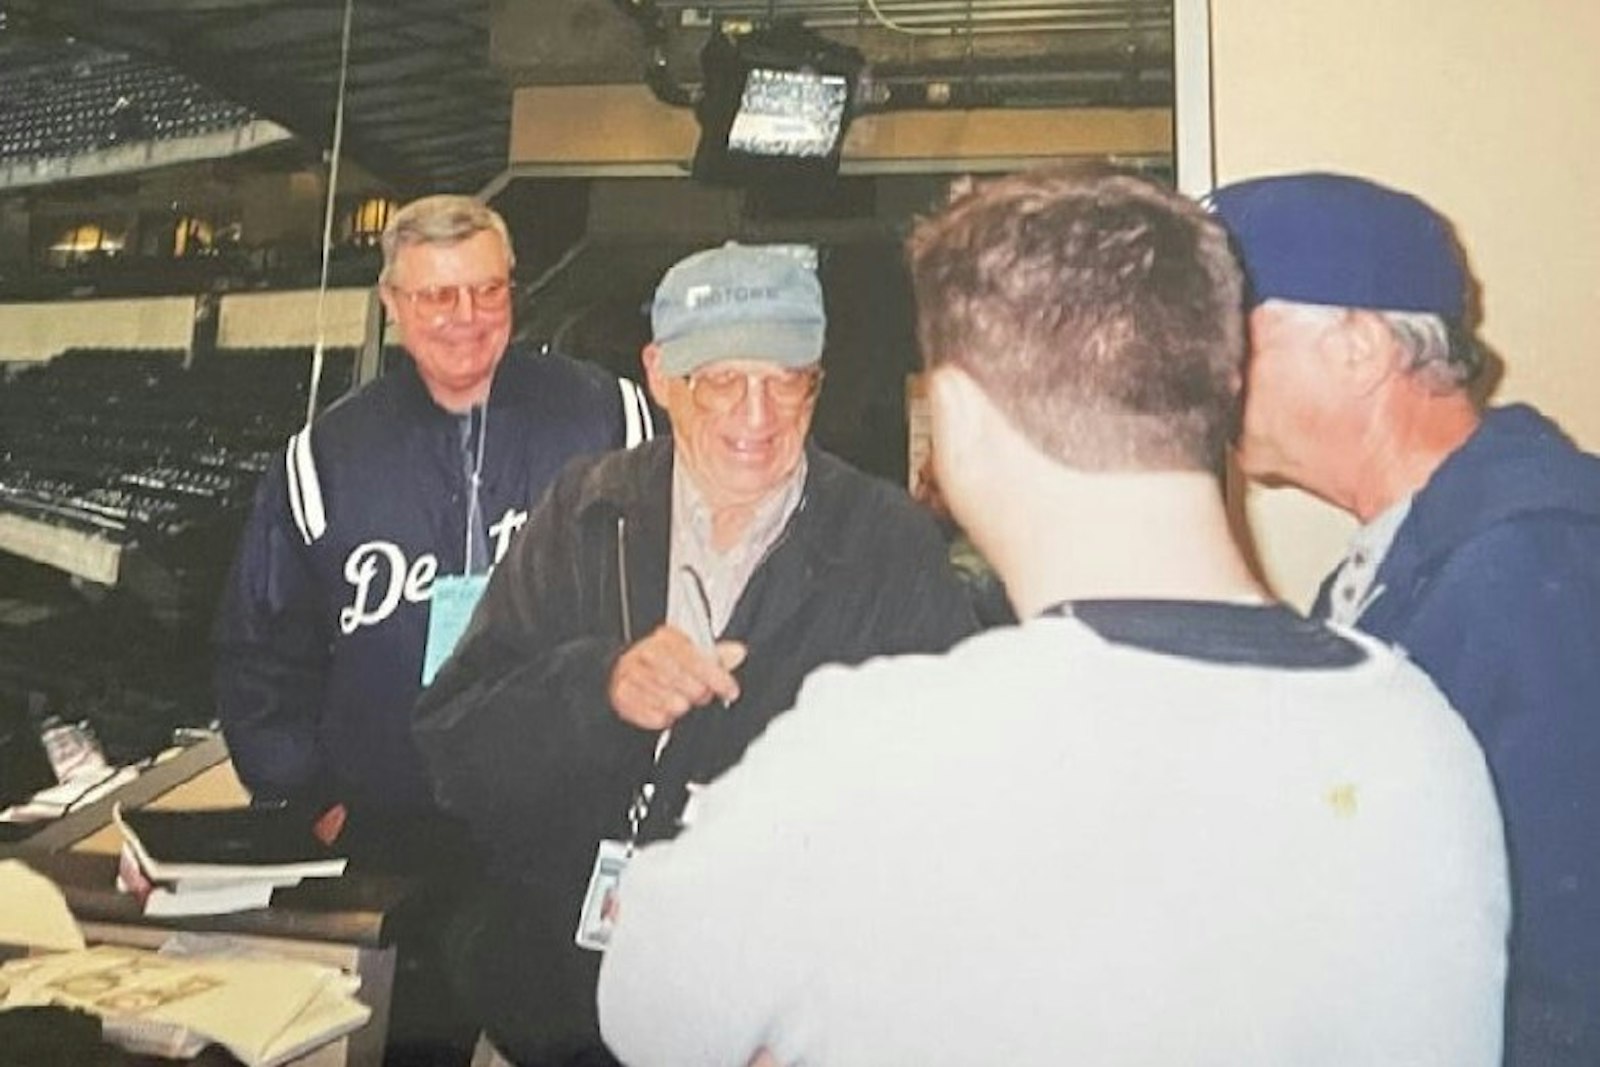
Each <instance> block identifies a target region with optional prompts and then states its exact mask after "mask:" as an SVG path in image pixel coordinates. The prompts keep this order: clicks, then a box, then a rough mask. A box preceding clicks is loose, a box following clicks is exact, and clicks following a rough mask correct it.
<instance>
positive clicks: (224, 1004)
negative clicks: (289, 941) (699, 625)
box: [0, 945, 372, 1067]
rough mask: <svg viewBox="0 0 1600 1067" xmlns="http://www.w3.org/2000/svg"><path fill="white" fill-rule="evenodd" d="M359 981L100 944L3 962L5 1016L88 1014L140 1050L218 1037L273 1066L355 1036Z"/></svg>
mask: <svg viewBox="0 0 1600 1067" xmlns="http://www.w3.org/2000/svg"><path fill="white" fill-rule="evenodd" d="M359 985H360V980H359V979H357V978H355V977H353V976H350V975H347V974H345V973H344V972H342V971H340V970H338V969H337V968H333V967H326V966H323V965H321V964H316V963H309V962H304V961H300V960H284V959H232V958H225V957H201V958H182V957H172V956H162V955H157V954H155V953H152V952H146V951H143V950H140V949H132V948H120V947H113V946H110V945H101V946H98V947H96V948H90V949H84V950H81V951H77V952H62V953H56V954H52V955H44V956H32V957H27V958H24V959H19V960H13V961H11V962H9V963H7V964H5V965H4V966H0V1010H3V1009H6V1008H13V1007H23V1006H27V1005H34V1004H60V1005H63V1006H66V1007H70V1008H77V1009H79V1010H81V1011H88V1012H92V1013H94V1014H95V1015H98V1016H100V1017H101V1019H103V1020H104V1022H105V1033H106V1036H107V1037H109V1038H111V1039H112V1040H115V1041H117V1043H118V1044H121V1045H123V1046H124V1047H126V1048H130V1049H132V1050H134V1051H139V1052H148V1053H154V1054H159V1055H180V1056H192V1055H194V1053H195V1052H197V1051H198V1049H199V1048H200V1047H202V1046H203V1045H205V1044H207V1043H209V1042H212V1041H215V1042H216V1043H217V1044H220V1045H222V1046H224V1047H225V1048H227V1050H228V1051H229V1052H231V1053H232V1054H233V1055H234V1056H235V1057H237V1058H238V1059H239V1060H240V1061H241V1062H242V1063H244V1064H246V1065H247V1067H275V1065H277V1064H281V1063H285V1062H287V1061H289V1060H291V1059H293V1058H295V1057H296V1056H299V1055H301V1054H302V1053H304V1052H306V1051H309V1050H310V1049H312V1048H315V1047H317V1046H318V1045H321V1044H323V1043H325V1042H327V1041H331V1040H333V1039H335V1038H337V1037H340V1036H342V1035H344V1034H347V1033H349V1032H350V1031H352V1030H354V1029H356V1028H357V1027H359V1026H361V1025H362V1024H363V1023H365V1022H366V1021H367V1019H368V1018H369V1017H370V1016H371V1014H372V1010H371V1009H370V1008H368V1007H367V1006H366V1005H364V1004H362V1003H360V1002H359V1001H357V1000H356V999H355V998H354V993H355V991H356V989H357V988H359Z"/></svg>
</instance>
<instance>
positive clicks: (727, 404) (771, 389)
mask: <svg viewBox="0 0 1600 1067" xmlns="http://www.w3.org/2000/svg"><path fill="white" fill-rule="evenodd" d="M684 380H685V381H686V382H688V384H689V395H690V396H692V397H694V402H695V403H696V404H697V405H698V406H699V407H700V410H702V411H709V412H711V413H712V414H714V415H726V414H727V413H728V412H730V411H732V410H733V409H734V408H736V407H738V406H739V405H740V404H742V403H744V401H745V400H746V399H747V398H748V397H749V395H750V389H751V386H752V384H757V387H758V388H760V389H761V391H762V395H763V396H764V397H765V399H766V402H767V403H769V404H771V405H772V406H773V407H774V408H776V409H778V410H779V411H782V412H784V413H785V414H787V413H790V412H794V411H798V410H800V409H801V408H802V407H804V406H805V405H806V404H808V403H810V402H811V401H812V400H814V399H816V396H817V392H818V390H820V389H821V388H822V368H821V367H813V368H811V369H810V370H785V371H779V372H778V373H777V374H752V373H750V372H749V371H742V370H711V371H701V372H699V373H698V374H691V375H689V376H688V377H686V378H685V379H684Z"/></svg>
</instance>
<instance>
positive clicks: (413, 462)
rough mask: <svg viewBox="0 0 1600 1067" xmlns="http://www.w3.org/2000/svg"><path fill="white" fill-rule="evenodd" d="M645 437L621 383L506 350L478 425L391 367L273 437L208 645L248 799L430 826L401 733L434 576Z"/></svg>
mask: <svg viewBox="0 0 1600 1067" xmlns="http://www.w3.org/2000/svg"><path fill="white" fill-rule="evenodd" d="M480 430H481V431H482V437H483V452H482V461H481V462H482V465H481V468H480V471H479V485H480V489H479V509H478V516H479V520H480V521H479V522H478V523H475V524H474V525H475V526H477V527H478V528H477V529H476V530H472V531H469V529H468V525H467V524H468V507H469V497H470V492H469V489H470V485H469V483H470V480H471V468H472V466H473V465H474V464H475V462H476V456H477V447H476V435H477V434H478V433H479V431H480ZM652 430H653V423H652V420H651V415H650V409H649V406H648V405H647V404H646V402H645V400H644V395H643V393H642V391H641V390H640V389H639V388H638V386H636V385H634V384H633V383H632V382H628V381H626V380H618V379H616V378H613V377H611V376H610V375H608V374H607V373H605V372H604V371H602V370H600V369H599V368H597V367H595V366H592V365H590V364H584V363H578V362H576V361H573V360H570V359H567V358H564V357H561V356H556V355H548V354H540V355H535V354H532V353H530V352H528V351H526V350H523V349H520V348H519V347H517V346H513V347H512V348H511V349H510V350H508V351H507V353H506V355H505V357H504V358H503V359H502V360H501V362H500V365H499V367H498V368H497V370H496V372H495V380H494V386H493V388H492V390H491V393H490V399H489V403H488V406H487V414H486V416H484V417H482V420H481V423H466V424H464V422H463V416H460V415H454V414H451V413H449V412H446V411H444V410H443V409H441V408H439V407H438V406H437V405H436V404H435V403H434V402H433V400H432V398H431V397H430V396H429V394H428V391H427V389H426V387H425V385H424V384H423V382H422V380H421V378H420V377H419V376H418V375H417V372H416V370H415V368H414V367H413V366H412V364H411V362H410V360H405V361H404V362H403V365H402V366H400V368H399V369H398V372H395V373H390V374H388V375H386V376H384V377H383V378H380V379H379V380H377V381H375V382H373V383H371V384H370V385H368V386H366V387H365V388H363V389H361V390H360V391H359V392H357V393H355V394H353V395H352V396H350V397H348V398H346V399H345V400H343V401H341V402H339V403H338V404H336V405H334V406H333V407H332V408H330V409H329V410H328V411H327V412H325V413H324V414H322V415H321V416H319V417H318V418H317V419H316V420H315V422H314V423H313V424H312V425H311V426H310V427H309V428H307V429H303V430H301V431H300V432H299V433H297V434H295V435H294V436H293V437H292V438H290V440H289V443H288V447H287V448H286V449H285V452H284V455H283V457H282V458H281V462H279V463H278V464H277V465H276V466H275V467H273V468H272V469H270V470H269V471H268V473H267V474H266V475H265V476H264V477H263V478H262V481H261V485H260V487H259V488H258V489H257V492H256V499H255V507H254V512H253V514H252V515H251V517H250V520H249V523H248V525H247V526H246V529H245V533H244V537H243V540H242V542H241V544H240V547H239V551H238V555H237V558H236V560H235V562H234V566H233V570H232V574H231V576H230V578H229V581H228V586H227V588H226V590H225V591H224V593H223V597H222V604H221V609H220V613H219V616H218V619H217V623H216V626H215V630H214V640H215V644H216V669H215V679H214V681H215V694H216V703H217V715H218V718H219V719H220V721H221V723H222V727H223V731H224V733H225V735H226V737H227V740H228V746H229V750H230V752H231V753H232V756H233V761H234V766H235V769H236V770H237V772H238V774H239V776H240V778H241V780H242V781H243V782H244V784H245V786H246V787H247V788H248V789H249V790H250V791H251V794H252V796H253V797H255V798H256V799H257V800H262V799H269V800H280V799H281V800H288V801H292V802H303V803H308V804H322V803H328V802H332V801H342V802H344V803H346V804H347V805H349V806H350V808H351V810H352V811H368V812H373V813H376V814H378V815H379V816H406V815H413V814H425V813H431V812H432V811H433V810H434V809H433V803H432V800H431V797H430V791H429V789H428V786H427V783H426V781H425V779H424V777H423V771H422V766H421V762H420V760H419V759H418V756H417V753H416V750H415V748H414V746H413V745H412V742H411V733H410V718H411V709H412V705H413V704H415V703H416V699H417V696H418V694H419V693H420V692H421V690H422V685H421V674H422V663H423V654H424V644H425V641H426V636H427V627H428V612H429V600H430V596H431V594H432V590H433V585H434V582H435V580H436V579H438V578H440V577H443V576H446V575H457V574H461V573H463V567H464V564H465V556H466V551H467V549H466V546H467V543H468V541H469V539H470V540H473V541H474V543H475V544H476V545H477V546H479V551H482V550H483V549H485V548H486V550H487V553H486V554H487V555H488V556H489V557H490V558H491V559H492V560H494V561H498V560H499V558H500V557H501V556H503V555H504V554H505V552H506V549H507V548H508V547H509V545H510V543H511V538H512V536H513V535H514V534H515V533H516V532H517V530H518V529H520V528H521V526H522V524H523V523H524V522H525V521H526V519H527V516H528V512H529V510H530V509H531V508H532V507H533V506H534V504H536V503H537V502H538V500H539V498H540V496H541V495H542V494H543V493H544V490H545V487H546V486H547V485H548V484H549V483H550V482H551V481H552V480H553V479H554V478H555V476H556V474H557V473H558V472H559V471H560V470H561V469H562V467H563V466H565V465H566V463H567V461H568V460H570V459H572V458H574V457H576V456H578V455H583V454H587V453H593V452H600V451H604V450H607V449H611V448H616V447H619V446H631V445H633V444H636V443H637V442H638V441H640V440H643V439H644V438H647V437H649V436H651V434H652ZM480 558H481V557H480ZM474 569H481V567H475V568H474Z"/></svg>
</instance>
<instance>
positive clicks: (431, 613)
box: [422, 574, 489, 685]
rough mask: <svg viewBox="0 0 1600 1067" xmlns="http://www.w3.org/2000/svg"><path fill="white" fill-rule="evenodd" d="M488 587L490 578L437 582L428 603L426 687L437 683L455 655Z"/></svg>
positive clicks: (466, 577)
mask: <svg viewBox="0 0 1600 1067" xmlns="http://www.w3.org/2000/svg"><path fill="white" fill-rule="evenodd" d="M488 584H489V576H488V575H487V574H451V575H446V576H445V577H443V578H439V579H436V580H435V581H434V583H433V594H432V596H431V597H430V598H429V602H428V642H427V644H426V645H424V646H423V651H422V684H423V685H431V684H432V683H433V678H434V675H436V674H438V673H439V668H440V667H443V666H444V661H445V660H447V659H449V658H450V653H451V652H453V651H455V647H456V642H457V641H460V640H461V635H462V634H463V633H465V632H466V629H467V623H469V622H471V621H472V612H473V609H475V608H476V607H477V606H478V601H479V600H480V599H482V597H483V590H484V588H485V587H487V586H488Z"/></svg>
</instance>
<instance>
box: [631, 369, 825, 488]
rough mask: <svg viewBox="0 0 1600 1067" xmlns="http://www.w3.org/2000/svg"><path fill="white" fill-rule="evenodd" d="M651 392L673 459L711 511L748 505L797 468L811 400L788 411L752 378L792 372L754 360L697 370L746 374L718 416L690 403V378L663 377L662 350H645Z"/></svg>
mask: <svg viewBox="0 0 1600 1067" xmlns="http://www.w3.org/2000/svg"><path fill="white" fill-rule="evenodd" d="M644 366H645V372H646V374H647V375H648V377H649V381H650V393H651V395H652V396H654V397H655V400H656V403H658V404H660V405H661V406H662V407H663V408H665V409H666V412H667V415H668V417H669V418H670V419H671V420H672V440H673V449H674V455H675V456H676V459H677V462H678V463H680V464H682V465H683V468H684V469H685V470H686V471H687V472H688V473H689V476H690V477H691V478H692V479H693V480H694V484H695V487H696V488H697V489H699V490H700V492H701V494H702V495H703V496H704V497H705V498H706V503H707V504H709V505H710V506H711V507H712V508H713V509H720V508H727V507H739V506H744V505H750V504H755V503H757V502H759V501H760V500H762V499H763V498H764V497H766V496H767V495H768V494H769V493H771V492H772V491H773V490H774V489H776V488H778V487H779V486H780V485H782V484H783V481H784V479H785V478H787V477H788V476H789V475H790V474H791V473H793V471H794V469H795V467H796V466H798V464H799V463H800V456H801V453H802V452H803V451H804V449H805V442H806V434H807V433H808V432H809V431H810V429H811V416H812V413H813V412H814V411H815V410H816V399H815V396H814V395H813V396H812V397H810V398H808V399H806V400H803V401H801V402H799V403H798V404H797V405H795V406H793V407H786V406H785V405H783V404H781V403H774V402H773V400H772V395H771V393H770V391H769V390H768V389H767V388H766V386H765V384H764V383H763V382H760V381H758V380H757V379H765V378H771V377H778V376H781V375H785V374H793V373H795V372H793V371H789V370H786V369H785V368H783V367H780V366H777V365H775V364H773V363H769V362H767V361H765V360H760V359H725V360H719V361H717V362H715V363H708V364H706V365H705V366H704V367H701V368H699V370H698V371H697V372H696V373H698V374H722V373H724V372H732V373H737V374H744V375H749V376H750V378H751V379H752V380H751V381H749V382H748V385H747V388H746V390H745V393H744V398H743V399H742V400H739V401H738V402H737V403H735V404H734V405H733V407H732V408H731V409H730V410H728V411H727V412H725V413H719V412H717V411H713V410H710V409H708V408H707V407H706V406H705V405H704V404H703V403H702V402H701V401H700V400H698V399H696V397H695V395H694V393H695V391H694V390H693V389H691V388H690V386H689V380H688V379H687V378H683V377H674V376H670V375H667V374H665V373H664V372H663V371H662V369H661V350H660V349H659V348H657V347H656V346H654V345H650V346H649V347H647V348H646V349H645V351H644Z"/></svg>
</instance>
